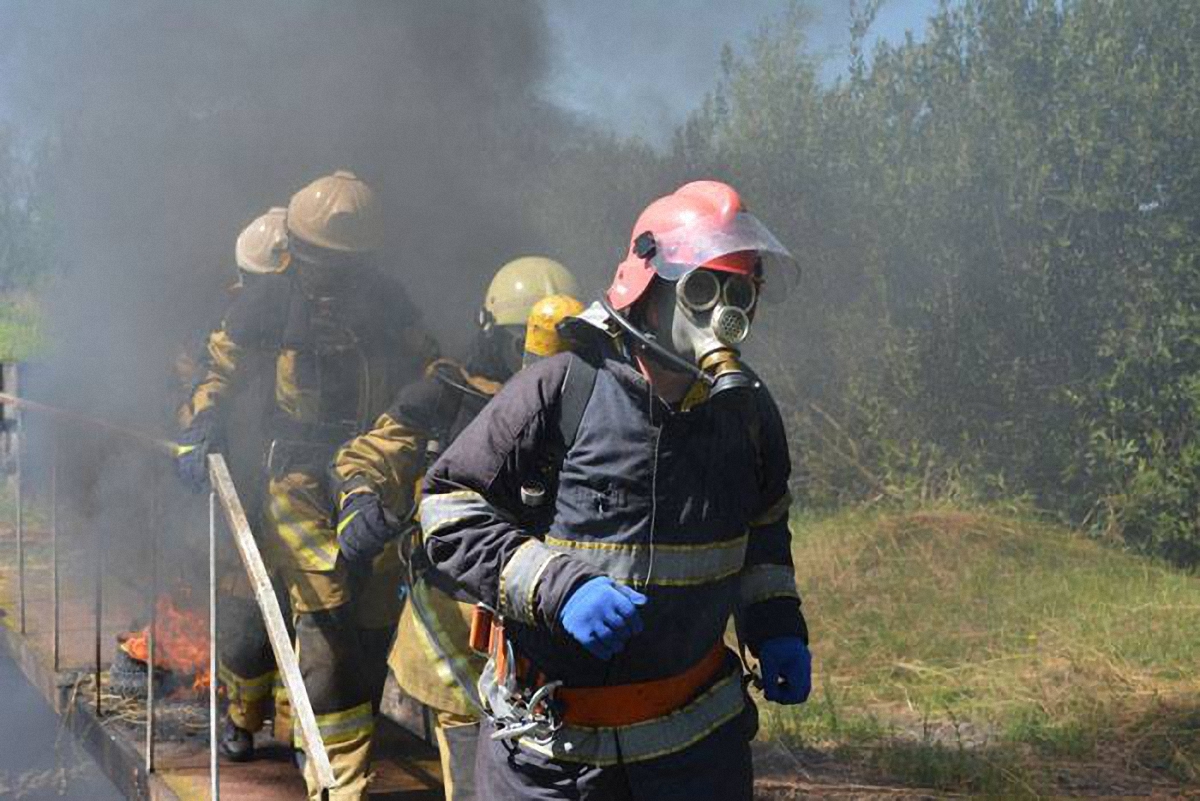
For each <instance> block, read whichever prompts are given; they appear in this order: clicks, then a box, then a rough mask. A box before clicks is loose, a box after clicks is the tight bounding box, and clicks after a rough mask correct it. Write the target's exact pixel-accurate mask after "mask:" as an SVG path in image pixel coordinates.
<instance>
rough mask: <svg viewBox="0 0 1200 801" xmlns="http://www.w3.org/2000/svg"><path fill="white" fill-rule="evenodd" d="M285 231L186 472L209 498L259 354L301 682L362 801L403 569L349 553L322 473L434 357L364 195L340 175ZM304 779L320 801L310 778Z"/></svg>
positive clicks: (212, 384)
mask: <svg viewBox="0 0 1200 801" xmlns="http://www.w3.org/2000/svg"><path fill="white" fill-rule="evenodd" d="M286 220H287V256H288V261H289V263H288V265H287V267H286V269H284V270H283V271H282V272H281V273H279V274H277V275H271V276H263V279H264V280H262V281H256V282H255V283H254V284H253V285H249V286H247V287H246V288H245V289H244V290H243V291H241V292H240V293H239V294H238V296H237V298H236V299H235V301H234V303H233V304H232V306H231V307H230V309H229V311H228V313H227V314H226V316H225V319H224V321H223V323H222V325H221V328H220V329H219V330H218V331H217V332H215V333H214V334H213V336H212V337H211V338H210V340H209V348H208V369H207V371H206V374H205V376H204V378H203V379H202V380H201V381H200V382H199V384H198V385H197V388H196V391H195V393H194V394H193V400H192V405H193V409H194V411H195V416H194V418H193V420H192V421H191V423H190V424H189V425H188V427H187V428H186V430H185V431H184V432H183V436H182V442H183V444H184V446H185V448H184V453H182V454H181V456H180V458H179V460H178V468H179V473H180V474H181V476H182V477H183V478H184V480H185V481H187V482H188V483H190V484H192V485H193V486H196V487H203V486H204V484H205V482H206V478H207V476H206V473H205V456H206V455H207V453H209V452H210V451H212V450H214V449H217V448H220V447H222V445H223V443H224V442H225V437H224V434H225V422H226V413H227V408H228V405H229V400H230V398H231V397H232V396H233V395H235V394H236V393H237V391H238V389H239V388H240V386H241V385H242V384H243V382H244V379H245V378H246V376H245V371H244V369H243V366H244V365H245V364H246V363H247V360H248V358H249V357H250V356H251V355H252V354H254V353H260V354H264V355H266V356H267V357H268V358H269V360H270V361H271V362H272V364H273V368H274V375H275V381H274V393H273V394H274V397H273V403H271V404H270V409H269V411H268V412H267V414H266V418H265V420H264V426H265V428H266V429H267V437H268V440H269V446H268V448H267V454H266V464H267V474H268V475H267V478H268V487H267V491H268V503H267V508H266V511H265V514H264V517H265V523H266V525H265V529H266V530H265V536H266V538H267V541H268V547H267V550H269V551H270V552H271V556H272V559H273V560H274V561H275V563H276V564H277V565H278V568H279V570H280V572H281V573H282V575H283V577H284V581H285V583H286V585H287V590H288V596H289V600H290V602H291V606H292V612H293V620H294V622H295V628H296V643H297V651H298V655H299V659H300V670H301V674H302V676H303V679H304V684H305V687H306V688H307V690H308V693H309V696H310V699H311V701H312V704H313V708H314V711H315V713H316V716H317V724H318V728H319V729H320V731H321V734H322V738H323V739H324V742H325V747H326V750H327V751H328V752H329V758H330V762H331V763H332V765H333V770H334V775H335V780H336V781H335V786H334V787H333V788H330V797H331V798H361V797H364V796H365V794H366V783H367V774H368V770H369V753H370V741H371V734H372V732H373V730H374V711H375V708H376V707H377V705H378V701H379V697H380V694H381V691H382V684H383V679H384V677H385V676H386V670H387V669H386V651H387V647H388V644H389V643H390V640H391V636H392V633H393V629H394V626H395V621H396V617H397V615H398V614H399V608H398V606H399V603H398V599H397V598H396V593H395V586H396V583H397V582H398V580H399V576H400V573H399V559H398V557H397V556H396V555H395V554H394V553H388V554H382V555H381V556H380V557H379V558H378V559H376V560H372V561H367V562H362V561H352V560H350V559H348V558H347V556H346V555H345V554H342V553H340V551H339V547H338V540H337V535H336V533H335V530H334V520H333V517H332V515H331V514H330V509H331V508H332V506H333V501H332V496H331V488H330V487H329V484H328V475H327V466H328V464H329V462H330V459H331V458H332V457H333V455H334V453H335V451H336V449H337V447H338V445H339V444H340V443H341V442H344V441H345V440H346V439H347V438H349V437H351V436H353V435H355V434H356V433H358V432H359V431H363V430H366V428H367V427H368V426H369V425H370V424H371V422H372V421H373V420H374V419H375V418H376V417H377V416H378V415H379V413H380V412H381V411H383V410H384V409H386V408H387V404H388V402H389V401H390V400H391V398H392V397H394V396H395V393H396V391H397V390H398V389H399V388H400V387H402V386H404V385H405V384H407V383H409V382H410V381H412V380H413V379H414V378H416V377H417V376H419V375H420V374H421V370H422V368H423V367H424V365H425V364H426V363H428V361H429V360H430V359H431V358H432V356H433V354H434V352H435V348H434V346H433V343H432V340H431V339H430V338H429V336H428V335H427V334H426V333H425V330H424V328H423V326H422V325H421V323H420V315H419V313H418V312H417V310H416V308H415V306H414V305H413V303H412V302H411V301H410V300H409V298H408V295H407V294H406V292H405V291H404V289H403V288H402V287H401V286H400V284H399V283H398V282H397V280H396V278H395V274H396V272H397V270H396V269H395V266H394V265H388V264H386V262H384V261H383V259H382V258H381V257H382V256H383V254H381V253H380V252H379V251H380V245H381V243H382V238H383V224H382V219H381V216H380V211H379V208H378V202H377V200H376V198H375V194H374V193H373V192H372V191H371V189H370V187H368V186H367V185H366V184H365V183H363V182H362V181H361V180H359V179H358V178H357V177H356V176H355V175H354V174H353V173H350V172H346V171H338V172H335V173H333V174H332V175H327V176H325V177H322V178H319V179H317V180H316V181H313V182H312V183H311V184H309V185H308V186H306V187H304V188H303V189H301V190H300V191H299V192H297V193H296V194H295V195H294V196H293V197H292V199H291V202H290V203H289V204H288V209H287V215H286ZM388 267H391V268H392V269H390V270H389V269H385V268H388ZM305 780H306V782H307V784H308V787H309V793H310V795H311V796H312V797H314V798H317V797H320V794H321V788H320V787H319V786H318V783H317V779H316V775H315V772H314V771H313V770H312V769H311V768H306V771H305Z"/></svg>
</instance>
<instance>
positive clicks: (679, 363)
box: [600, 298, 715, 387]
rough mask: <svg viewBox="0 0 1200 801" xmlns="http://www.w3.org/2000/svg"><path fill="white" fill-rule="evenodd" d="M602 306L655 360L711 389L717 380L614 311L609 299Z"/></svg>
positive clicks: (604, 299)
mask: <svg viewBox="0 0 1200 801" xmlns="http://www.w3.org/2000/svg"><path fill="white" fill-rule="evenodd" d="M600 306H601V307H602V308H603V309H604V311H606V312H608V315H609V317H611V318H612V320H613V322H615V323H616V324H617V325H618V326H619V327H620V328H621V330H622V331H624V332H625V333H626V334H629V336H631V337H633V338H634V340H636V341H637V343H638V344H639V345H641V346H642V347H643V348H644V349H646V350H647V351H649V352H650V354H651V355H652V356H653V357H654V358H656V359H658V360H660V361H661V362H663V363H664V364H666V365H668V366H670V367H673V368H675V369H676V370H679V371H680V372H683V373H690V374H691V375H693V376H695V377H696V378H697V379H699V380H700V381H703V382H704V383H705V384H707V385H708V386H710V387H711V386H712V385H713V383H714V381H715V379H714V378H713V377H712V376H711V375H709V374H708V373H706V372H704V371H703V370H701V369H700V368H699V367H697V366H696V365H694V364H692V363H691V362H689V361H688V360H687V359H685V358H683V357H682V356H679V355H678V354H675V353H672V352H671V351H669V350H667V349H666V348H664V347H663V346H662V345H661V344H659V342H658V340H657V339H655V337H654V335H653V334H648V333H646V332H645V331H642V330H641V329H639V328H638V327H637V326H635V325H634V324H633V323H631V322H629V320H627V319H626V318H625V316H624V315H623V314H621V313H619V312H618V311H617V310H616V309H614V308H613V307H612V306H611V305H610V304H609V302H608V299H607V298H601V299H600Z"/></svg>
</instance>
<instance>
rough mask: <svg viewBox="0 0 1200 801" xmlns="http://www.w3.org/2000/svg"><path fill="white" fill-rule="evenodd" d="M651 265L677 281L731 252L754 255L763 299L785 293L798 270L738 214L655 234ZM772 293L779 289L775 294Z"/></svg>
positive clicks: (749, 217)
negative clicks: (717, 222) (720, 221)
mask: <svg viewBox="0 0 1200 801" xmlns="http://www.w3.org/2000/svg"><path fill="white" fill-rule="evenodd" d="M654 241H655V253H654V256H653V257H652V258H651V264H652V265H653V266H654V271H655V272H656V273H657V274H658V275H659V277H661V278H663V279H665V280H667V281H678V280H679V279H680V278H682V277H683V276H685V275H687V274H688V273H689V272H691V271H692V270H695V269H696V268H698V267H702V266H704V265H705V264H707V263H708V262H711V261H713V260H714V259H718V258H720V257H721V256H727V255H729V254H731V253H745V252H754V253H757V254H758V256H759V258H760V259H761V261H762V267H761V269H762V273H761V275H759V276H758V278H759V280H760V281H762V283H763V289H764V295H763V297H764V299H767V300H770V299H771V297H770V296H771V295H776V296H781V295H782V294H786V288H787V287H788V286H790V285H791V284H792V283H794V282H795V279H796V278H797V277H798V276H799V273H800V270H799V267H798V266H797V264H796V260H795V259H794V258H793V257H792V254H791V253H790V252H788V249H787V248H786V247H784V246H783V244H782V243H781V242H780V241H779V240H778V239H776V238H775V235H774V234H772V233H771V232H770V231H769V230H767V227H766V226H765V225H763V224H762V222H761V221H760V220H759V219H758V218H757V217H755V216H754V215H753V214H748V213H746V212H739V213H738V214H736V215H735V216H734V217H733V219H731V220H730V221H729V222H728V223H726V224H724V225H722V226H719V227H714V226H712V225H711V224H710V223H709V221H708V220H705V219H700V220H697V221H696V222H694V223H691V224H689V225H681V226H679V227H678V228H673V229H671V230H670V231H667V232H666V233H663V234H656V235H655V240H654ZM774 290H782V292H776V291H774Z"/></svg>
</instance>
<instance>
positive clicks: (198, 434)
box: [175, 411, 216, 493]
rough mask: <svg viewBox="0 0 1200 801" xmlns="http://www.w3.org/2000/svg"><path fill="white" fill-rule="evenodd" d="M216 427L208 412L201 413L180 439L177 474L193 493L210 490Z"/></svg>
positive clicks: (177, 452) (176, 456) (177, 453)
mask: <svg viewBox="0 0 1200 801" xmlns="http://www.w3.org/2000/svg"><path fill="white" fill-rule="evenodd" d="M215 428H216V427H215V425H214V424H213V416H212V414H211V413H210V412H208V411H203V412H200V413H199V414H198V415H196V416H195V417H194V418H192V423H191V425H189V426H188V427H187V429H186V430H185V431H184V432H183V435H182V436H181V437H180V438H179V448H178V450H176V452H175V472H176V473H178V474H179V478H180V480H181V481H183V483H184V484H185V485H187V487H188V488H189V489H190V490H192V492H196V493H200V492H204V491H205V490H207V489H208V454H209V453H211V452H212V451H213V450H214V437H215V433H216V432H215Z"/></svg>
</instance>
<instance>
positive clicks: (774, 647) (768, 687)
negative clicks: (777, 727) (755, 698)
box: [758, 637, 812, 704]
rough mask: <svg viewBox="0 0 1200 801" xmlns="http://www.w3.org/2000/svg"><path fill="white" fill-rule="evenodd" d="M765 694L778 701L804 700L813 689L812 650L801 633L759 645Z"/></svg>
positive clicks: (779, 702) (800, 701)
mask: <svg viewBox="0 0 1200 801" xmlns="http://www.w3.org/2000/svg"><path fill="white" fill-rule="evenodd" d="M758 661H759V663H760V665H761V667H762V681H763V696H764V697H765V698H766V699H767V700H768V701H774V702H775V703H777V704H802V703H804V702H805V701H807V700H808V694H809V693H810V692H812V653H810V652H809V650H808V646H807V645H805V644H804V640H802V639H800V638H799V637H776V638H775V639H773V640H767V641H766V642H764V643H763V644H762V646H761V647H760V648H759V653H758Z"/></svg>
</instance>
